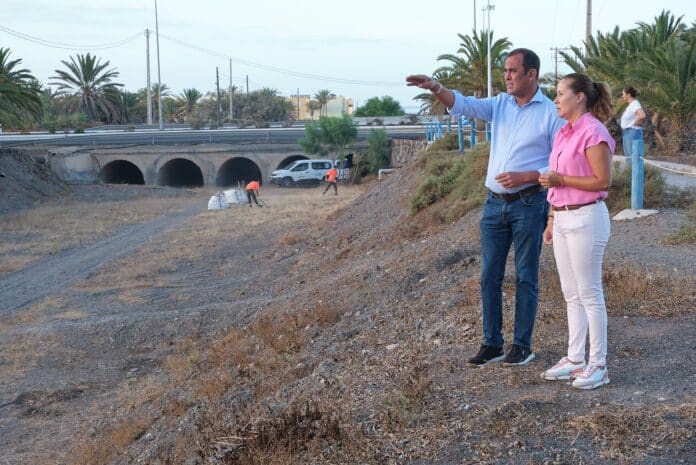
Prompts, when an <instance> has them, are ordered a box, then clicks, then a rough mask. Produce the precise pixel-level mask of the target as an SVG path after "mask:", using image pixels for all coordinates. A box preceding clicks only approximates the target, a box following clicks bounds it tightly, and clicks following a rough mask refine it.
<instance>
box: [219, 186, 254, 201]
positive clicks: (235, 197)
mask: <svg viewBox="0 0 696 465" xmlns="http://www.w3.org/2000/svg"><path fill="white" fill-rule="evenodd" d="M224 194H225V198H226V199H227V201H228V202H229V203H234V204H244V203H247V202H248V200H249V199H247V195H246V191H245V190H244V189H239V188H236V189H230V190H228V191H225V192H224Z"/></svg>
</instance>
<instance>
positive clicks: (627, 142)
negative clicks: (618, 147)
mask: <svg viewBox="0 0 696 465" xmlns="http://www.w3.org/2000/svg"><path fill="white" fill-rule="evenodd" d="M621 136H622V139H623V140H622V143H623V152H624V155H625V156H627V157H630V156H631V155H633V153H632V147H633V144H632V141H634V140H636V139H642V138H643V129H642V128H627V129H622V130H621Z"/></svg>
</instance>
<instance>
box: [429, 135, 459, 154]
mask: <svg viewBox="0 0 696 465" xmlns="http://www.w3.org/2000/svg"><path fill="white" fill-rule="evenodd" d="M430 149H431V150H459V135H458V133H457V132H456V131H453V132H443V133H442V139H438V140H436V141H435V142H433V143H432V145H431V146H430Z"/></svg>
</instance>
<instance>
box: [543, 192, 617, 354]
mask: <svg viewBox="0 0 696 465" xmlns="http://www.w3.org/2000/svg"><path fill="white" fill-rule="evenodd" d="M610 230H611V226H610V221H609V212H608V210H607V206H606V204H605V203H604V202H599V203H596V204H592V205H587V206H585V207H580V208H578V209H577V210H570V211H565V210H563V211H556V212H554V222H553V253H554V256H555V258H556V266H557V267H558V275H559V277H560V281H561V289H562V290H563V296H564V298H565V301H566V305H567V312H568V358H569V359H571V360H573V361H576V362H579V361H583V360H585V340H586V339H587V333H588V331H589V334H590V360H589V364H591V365H592V364H594V365H600V366H605V365H606V362H607V308H606V306H605V304H604V291H603V290H602V257H603V255H604V249H605V247H606V245H607V241H608V240H609V234H610Z"/></svg>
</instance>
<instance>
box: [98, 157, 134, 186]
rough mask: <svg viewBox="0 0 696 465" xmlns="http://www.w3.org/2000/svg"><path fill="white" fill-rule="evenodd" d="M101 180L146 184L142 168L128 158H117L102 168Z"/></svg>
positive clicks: (104, 181) (109, 182)
mask: <svg viewBox="0 0 696 465" xmlns="http://www.w3.org/2000/svg"><path fill="white" fill-rule="evenodd" d="M100 176H101V181H102V182H103V183H106V184H145V177H144V176H143V173H142V171H140V168H138V167H137V166H135V165H134V164H133V163H131V162H129V161H126V160H115V161H112V162H110V163H107V164H106V165H104V167H103V168H102V169H101V173H100Z"/></svg>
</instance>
